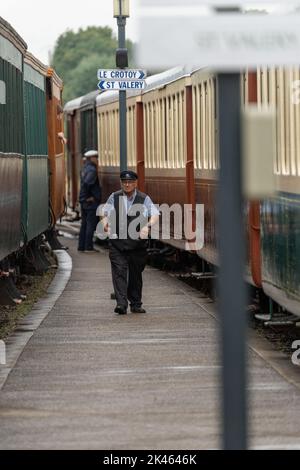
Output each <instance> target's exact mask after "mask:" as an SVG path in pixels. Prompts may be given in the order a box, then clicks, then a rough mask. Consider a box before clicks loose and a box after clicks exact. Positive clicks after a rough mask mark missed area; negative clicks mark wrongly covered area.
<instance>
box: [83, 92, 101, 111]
mask: <svg viewBox="0 0 300 470" xmlns="http://www.w3.org/2000/svg"><path fill="white" fill-rule="evenodd" d="M100 93H102V92H101V91H100V90H94V91H90V92H89V93H87V94H86V95H84V96H83V97H82V99H81V103H80V108H93V107H94V106H95V105H96V98H97V96H98V95H99V94H100Z"/></svg>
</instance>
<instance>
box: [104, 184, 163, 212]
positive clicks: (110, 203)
mask: <svg viewBox="0 0 300 470" xmlns="http://www.w3.org/2000/svg"><path fill="white" fill-rule="evenodd" d="M114 194H115V193H112V194H111V195H110V196H109V198H108V199H107V201H106V204H105V206H104V208H103V214H104V215H105V216H108V215H109V214H110V213H111V211H112V210H113V209H114ZM135 197H136V190H135V191H134V193H133V195H132V196H131V197H127V196H126V194H125V193H124V197H123V201H124V205H125V210H126V214H128V211H129V209H130V208H131V206H132V204H133V202H134V199H135ZM143 205H144V206H145V212H144V216H145V217H152V216H153V215H159V210H158V209H157V207H156V206H155V204H153V202H152V200H151V198H150V197H149V196H146V198H145V201H144V204H143Z"/></svg>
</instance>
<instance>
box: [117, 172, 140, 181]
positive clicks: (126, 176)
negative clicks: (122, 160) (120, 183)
mask: <svg viewBox="0 0 300 470" xmlns="http://www.w3.org/2000/svg"><path fill="white" fill-rule="evenodd" d="M120 179H121V180H137V179H138V175H137V174H136V173H135V172H134V171H131V170H126V171H121V173H120Z"/></svg>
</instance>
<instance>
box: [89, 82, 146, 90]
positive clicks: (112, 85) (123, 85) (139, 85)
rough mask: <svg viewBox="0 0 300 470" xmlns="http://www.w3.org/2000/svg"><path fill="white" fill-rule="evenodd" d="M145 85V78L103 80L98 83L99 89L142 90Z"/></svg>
mask: <svg viewBox="0 0 300 470" xmlns="http://www.w3.org/2000/svg"><path fill="white" fill-rule="evenodd" d="M145 86H146V82H145V80H136V81H134V80H126V81H124V80H123V81H114V82H113V81H105V80H101V81H100V82H99V83H98V88H99V89H100V90H125V91H126V90H143V89H144V88H145Z"/></svg>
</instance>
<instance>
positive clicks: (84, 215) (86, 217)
mask: <svg viewBox="0 0 300 470" xmlns="http://www.w3.org/2000/svg"><path fill="white" fill-rule="evenodd" d="M97 223H98V217H97V216H96V209H84V208H83V207H82V206H81V227H80V233H79V243H78V250H81V251H85V250H92V249H93V235H94V232H95V230H96V227H97Z"/></svg>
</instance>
